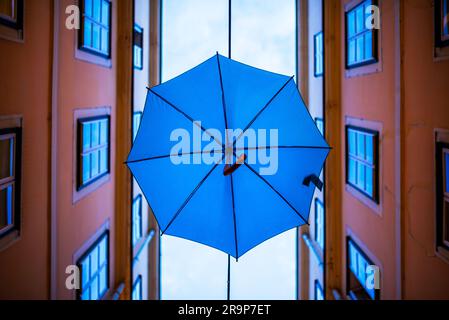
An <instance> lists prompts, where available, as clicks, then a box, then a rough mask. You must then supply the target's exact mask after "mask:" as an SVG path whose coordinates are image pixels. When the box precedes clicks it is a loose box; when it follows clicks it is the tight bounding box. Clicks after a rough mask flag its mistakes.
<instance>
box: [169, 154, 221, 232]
mask: <svg viewBox="0 0 449 320" xmlns="http://www.w3.org/2000/svg"><path fill="white" fill-rule="evenodd" d="M221 161H223V158H222V159H221ZM221 161H220V162H221ZM220 162H218V163H216V164H215V165H214V167H213V168H212V169H211V170H210V171H209V172H208V173H207V174H206V175H205V176H204V177H203V179H202V180H201V181H200V182H199V183H198V185H197V186H196V187H195V189H193V190H192V192H191V193H190V194H189V196H188V197H187V198H186V200H184V202H183V204H182V205H181V207H180V208H179V209H178V210H177V211H176V213H175V215H174V216H173V218H172V219H171V220H170V222H169V223H168V225H167V227H165V229H164V230H163V231H162V235H163V234H164V233H165V232H166V231H167V230H168V228H170V226H171V225H172V224H173V222H174V221H175V220H176V218H178V216H179V215H180V213H181V212H182V210H184V208H185V207H186V206H187V204H188V203H189V201H190V200H191V199H192V198H193V196H194V195H195V194H196V192H197V191H198V190H199V189H200V188H201V186H202V185H203V184H204V182H205V181H206V180H207V178H209V176H210V175H211V174H212V172H213V171H214V170H215V169H216V168H217V167H218V165H219V164H220Z"/></svg>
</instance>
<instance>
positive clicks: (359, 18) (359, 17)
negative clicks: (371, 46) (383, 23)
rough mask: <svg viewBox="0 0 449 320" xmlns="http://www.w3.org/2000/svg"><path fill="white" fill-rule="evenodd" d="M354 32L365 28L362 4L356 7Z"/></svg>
mask: <svg viewBox="0 0 449 320" xmlns="http://www.w3.org/2000/svg"><path fill="white" fill-rule="evenodd" d="M355 16H356V32H357V33H360V32H362V31H363V30H364V29H365V13H364V6H363V5H361V6H358V8H357V9H356V13H355Z"/></svg>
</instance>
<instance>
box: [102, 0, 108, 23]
mask: <svg viewBox="0 0 449 320" xmlns="http://www.w3.org/2000/svg"><path fill="white" fill-rule="evenodd" d="M101 23H102V24H104V25H105V26H109V2H108V1H106V0H103V6H102V8H101Z"/></svg>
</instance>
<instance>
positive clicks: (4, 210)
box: [0, 185, 13, 230]
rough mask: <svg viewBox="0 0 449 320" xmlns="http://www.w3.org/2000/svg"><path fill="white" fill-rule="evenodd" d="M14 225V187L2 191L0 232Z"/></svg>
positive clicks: (0, 191)
mask: <svg viewBox="0 0 449 320" xmlns="http://www.w3.org/2000/svg"><path fill="white" fill-rule="evenodd" d="M12 224H13V185H10V186H8V187H6V188H4V189H3V190H0V230H1V229H4V228H6V227H8V226H10V225H12Z"/></svg>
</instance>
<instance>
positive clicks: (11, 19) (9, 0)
mask: <svg viewBox="0 0 449 320" xmlns="http://www.w3.org/2000/svg"><path fill="white" fill-rule="evenodd" d="M0 24H2V25H4V26H7V27H9V28H12V29H15V30H22V29H23V0H0Z"/></svg>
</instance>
